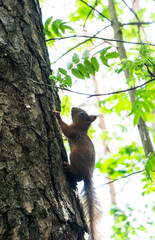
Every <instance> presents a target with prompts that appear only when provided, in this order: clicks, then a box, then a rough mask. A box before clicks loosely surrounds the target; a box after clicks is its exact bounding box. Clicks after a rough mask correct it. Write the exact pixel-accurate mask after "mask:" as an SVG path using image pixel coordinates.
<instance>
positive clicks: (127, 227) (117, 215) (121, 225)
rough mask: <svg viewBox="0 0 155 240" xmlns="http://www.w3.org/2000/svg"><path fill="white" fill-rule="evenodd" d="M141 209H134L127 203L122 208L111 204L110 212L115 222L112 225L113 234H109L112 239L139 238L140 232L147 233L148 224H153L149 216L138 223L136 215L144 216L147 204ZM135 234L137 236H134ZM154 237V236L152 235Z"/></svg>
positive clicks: (128, 239)
mask: <svg viewBox="0 0 155 240" xmlns="http://www.w3.org/2000/svg"><path fill="white" fill-rule="evenodd" d="M144 207H145V208H144V209H143V210H137V209H136V210H135V209H133V208H131V207H130V206H129V205H126V207H125V208H124V209H123V210H122V209H120V208H118V207H117V206H112V207H111V210H110V214H111V215H113V216H114V221H115V224H114V225H113V227H112V228H113V235H112V236H111V237H112V239H114V240H122V239H123V240H130V239H132V237H133V236H134V237H135V238H134V239H139V236H140V233H141V234H142V235H143V233H147V232H148V231H149V230H148V229H149V228H148V227H149V226H150V225H153V220H151V218H150V216H147V217H145V218H146V221H145V222H144V221H142V222H141V223H139V219H137V218H138V216H139V215H142V217H143V218H144V216H145V214H146V213H147V211H148V205H145V206H144ZM153 209H154V207H153V208H152V210H153ZM147 215H148V214H147ZM136 236H137V237H136ZM152 237H154V236H152Z"/></svg>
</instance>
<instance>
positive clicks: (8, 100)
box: [0, 0, 86, 240]
mask: <svg viewBox="0 0 155 240" xmlns="http://www.w3.org/2000/svg"><path fill="white" fill-rule="evenodd" d="M50 73H51V70H50V62H49V58H48V53H47V49H46V44H45V39H44V34H43V26H42V21H41V12H40V8H39V3H38V0H31V1H29V0H24V1H23V0H16V1H12V0H5V1H3V0H0V183H1V184H0V239H2V240H8V239H11V240H12V239H15V240H18V239H22V240H29V239H30V240H35V239H36V240H39V239H42V240H44V239H53V240H57V239H58V240H61V239H63V240H65V239H67V240H68V239H79V240H81V239H84V238H83V234H84V230H86V225H85V222H84V219H83V212H82V208H81V206H80V203H79V200H78V198H77V197H76V193H75V192H74V191H73V190H72V188H71V187H70V185H69V184H68V182H67V180H66V176H65V174H64V170H63V161H67V156H66V152H65V149H64V147H63V142H62V138H61V135H60V132H59V130H58V124H57V121H56V119H55V116H54V115H53V114H52V109H57V110H60V102H59V98H58V95H57V91H56V90H55V89H52V88H51V87H49V86H46V85H45V84H47V83H48V84H50V82H49V80H48V79H49V78H48V77H49V75H50Z"/></svg>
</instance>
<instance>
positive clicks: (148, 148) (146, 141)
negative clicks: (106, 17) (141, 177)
mask: <svg viewBox="0 0 155 240" xmlns="http://www.w3.org/2000/svg"><path fill="white" fill-rule="evenodd" d="M108 2H109V13H110V17H111V21H112V27H113V31H114V38H115V39H116V40H121V41H122V40H123V36H122V30H121V24H120V23H119V21H118V19H117V15H116V10H115V6H114V0H108ZM117 49H118V52H119V53H120V59H125V58H127V56H126V51H125V47H124V44H123V43H122V42H117ZM129 76H130V73H129V69H128V68H127V69H126V70H125V77H126V79H128V78H129ZM129 94H130V99H131V103H132V104H134V101H135V91H130V92H129ZM138 130H139V134H140V138H141V141H142V145H143V148H144V152H145V155H146V157H147V156H148V154H149V153H150V152H152V153H153V152H154V150H153V145H152V142H151V139H150V137H149V132H148V129H147V126H146V123H145V121H144V120H143V119H142V118H140V120H139V122H138Z"/></svg>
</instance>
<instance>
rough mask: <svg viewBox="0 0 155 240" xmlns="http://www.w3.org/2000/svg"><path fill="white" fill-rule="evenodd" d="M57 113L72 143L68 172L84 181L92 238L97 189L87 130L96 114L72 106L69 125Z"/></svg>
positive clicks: (93, 150)
mask: <svg viewBox="0 0 155 240" xmlns="http://www.w3.org/2000/svg"><path fill="white" fill-rule="evenodd" d="M53 112H54V114H55V115H56V117H57V119H58V121H59V124H60V126H61V129H62V131H63V133H64V135H65V136H66V137H67V138H68V141H69V145H70V150H71V152H70V164H68V163H66V162H65V163H64V167H65V170H66V171H67V172H68V174H71V175H72V176H74V179H75V181H77V182H78V181H81V180H83V181H84V190H83V192H84V201H85V205H86V212H87V215H88V218H89V232H90V236H91V240H97V238H96V237H95V231H96V230H95V219H96V216H97V215H98V213H96V209H97V207H96V206H97V204H98V203H97V202H96V197H95V190H94V187H93V183H92V175H93V170H94V166H95V149H94V145H93V143H92V141H91V140H90V138H89V137H88V135H87V131H88V129H89V127H90V125H91V123H92V122H93V121H94V120H95V119H96V116H89V115H88V114H87V113H86V112H85V111H84V110H82V109H81V108H72V120H73V123H72V124H70V125H67V124H66V123H65V122H64V121H63V120H62V119H61V117H60V113H59V112H57V111H53Z"/></svg>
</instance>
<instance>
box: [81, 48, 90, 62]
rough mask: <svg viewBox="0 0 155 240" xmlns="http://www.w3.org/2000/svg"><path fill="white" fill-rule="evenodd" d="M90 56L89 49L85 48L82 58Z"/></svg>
mask: <svg viewBox="0 0 155 240" xmlns="http://www.w3.org/2000/svg"><path fill="white" fill-rule="evenodd" d="M89 56H90V51H89V50H87V49H86V50H85V51H84V53H83V54H82V59H83V60H85V59H87V58H89Z"/></svg>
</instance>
